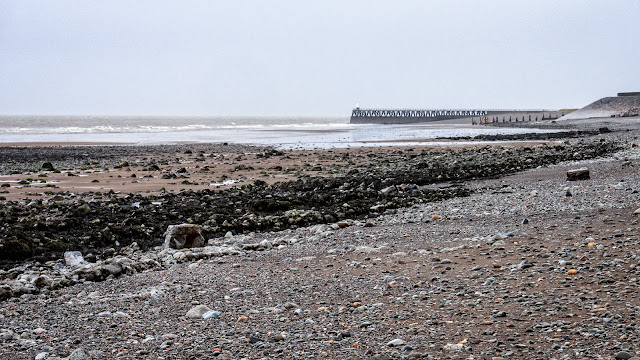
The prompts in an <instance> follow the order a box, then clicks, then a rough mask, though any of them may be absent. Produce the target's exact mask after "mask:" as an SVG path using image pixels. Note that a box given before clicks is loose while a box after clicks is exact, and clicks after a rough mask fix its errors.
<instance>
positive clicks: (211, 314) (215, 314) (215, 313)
mask: <svg viewBox="0 0 640 360" xmlns="http://www.w3.org/2000/svg"><path fill="white" fill-rule="evenodd" d="M218 316H220V311H215V310H209V311H207V312H206V313H204V314H202V318H203V319H215V318H217V317H218Z"/></svg>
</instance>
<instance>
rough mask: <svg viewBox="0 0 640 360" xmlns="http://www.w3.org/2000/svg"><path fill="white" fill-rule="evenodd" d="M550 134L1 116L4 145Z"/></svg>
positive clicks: (339, 141) (317, 142) (338, 121)
mask: <svg viewBox="0 0 640 360" xmlns="http://www.w3.org/2000/svg"><path fill="white" fill-rule="evenodd" d="M547 131H549V130H536V129H531V128H528V129H522V128H496V127H484V126H471V125H432V124H402V125H376V124H359V125H354V124H349V123H348V119H347V118H272V117H269V118H257V117H247V118H223V117H211V118H203V117H194V118H187V117H177V118H172V117H100V116H83V117H78V116H71V117H64V116H56V117H38V116H23V117H15V116H14V117H12V116H0V143H3V142H4V143H9V142H118V143H134V144H172V143H180V142H201V143H210V142H229V143H240V144H258V145H272V146H276V147H280V148H301V149H310V148H344V147H350V146H363V145H366V146H377V145H399V144H403V145H408V144H411V145H427V144H430V143H433V139H436V138H442V137H466V136H468V137H472V136H475V135H480V134H517V133H526V132H547Z"/></svg>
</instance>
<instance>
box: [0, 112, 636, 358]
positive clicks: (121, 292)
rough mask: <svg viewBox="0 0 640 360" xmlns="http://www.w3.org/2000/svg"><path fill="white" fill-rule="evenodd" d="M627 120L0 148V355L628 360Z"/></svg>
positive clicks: (630, 155)
mask: <svg viewBox="0 0 640 360" xmlns="http://www.w3.org/2000/svg"><path fill="white" fill-rule="evenodd" d="M639 122H640V120H638V121H637V122H635V123H634V122H633V121H630V120H629V119H625V124H624V126H617V127H616V126H611V124H604V125H606V126H607V128H606V129H605V128H604V127H603V124H599V125H597V124H596V125H594V126H590V127H589V128H588V129H587V128H585V129H582V131H583V132H578V133H576V132H572V133H567V136H566V137H565V138H563V137H561V136H557V135H553V137H552V138H549V139H541V138H531V137H526V134H525V135H523V137H522V138H521V139H520V140H522V141H520V142H511V140H518V139H512V138H509V139H503V140H509V141H508V142H496V143H489V144H487V143H486V139H483V143H481V144H473V139H470V140H471V144H469V145H466V146H459V147H452V146H445V145H443V146H438V147H416V146H405V147H391V148H384V147H380V148H354V149H342V150H304V151H298V150H296V151H292V150H286V151H285V150H278V149H274V148H265V147H250V146H239V145H225V144H181V145H171V146H170V145H163V146H75V147H74V146H47V147H0V173H1V174H2V176H0V190H1V191H2V193H0V196H2V200H0V264H1V267H0V359H198V358H203V359H213V358H218V359H280V358H282V359H309V358H313V359H418V358H423V359H493V360H498V359H638V358H640V348H639V343H640V337H639V332H640V327H639V324H638V319H639V317H640V300H639V298H638V284H639V281H638V278H639V277H640V271H639V270H638V267H639V266H640V123H639ZM495 140H496V141H500V139H495ZM47 185H49V186H47Z"/></svg>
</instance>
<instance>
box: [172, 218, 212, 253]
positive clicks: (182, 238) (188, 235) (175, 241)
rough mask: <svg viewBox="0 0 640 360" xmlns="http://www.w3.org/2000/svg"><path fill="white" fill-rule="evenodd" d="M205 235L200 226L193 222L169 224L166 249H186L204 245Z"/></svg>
mask: <svg viewBox="0 0 640 360" xmlns="http://www.w3.org/2000/svg"><path fill="white" fill-rule="evenodd" d="M204 245H205V240H204V237H202V233H201V232H200V226H198V225H193V224H180V225H169V227H167V231H166V232H165V237H164V248H165V249H169V248H171V249H178V250H179V249H184V248H193V247H203V246H204Z"/></svg>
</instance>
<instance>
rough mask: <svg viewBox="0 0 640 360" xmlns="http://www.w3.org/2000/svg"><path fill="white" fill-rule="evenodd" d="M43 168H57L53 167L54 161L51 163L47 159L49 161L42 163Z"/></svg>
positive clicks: (46, 169) (47, 169)
mask: <svg viewBox="0 0 640 360" xmlns="http://www.w3.org/2000/svg"><path fill="white" fill-rule="evenodd" d="M41 169H42V170H45V171H54V170H55V169H56V168H55V167H53V164H52V163H50V162H48V161H47V162H45V163H44V164H42V167H41Z"/></svg>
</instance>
